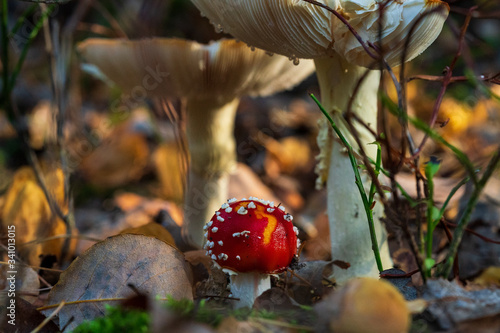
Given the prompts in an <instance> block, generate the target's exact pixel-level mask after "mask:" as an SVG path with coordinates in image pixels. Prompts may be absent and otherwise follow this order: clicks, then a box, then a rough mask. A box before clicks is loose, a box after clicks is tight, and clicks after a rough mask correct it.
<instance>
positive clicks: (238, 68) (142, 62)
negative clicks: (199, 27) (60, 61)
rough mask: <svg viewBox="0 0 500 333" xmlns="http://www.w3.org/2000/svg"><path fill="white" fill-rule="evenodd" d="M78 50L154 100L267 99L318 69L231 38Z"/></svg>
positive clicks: (99, 44) (99, 43) (108, 43)
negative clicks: (296, 63) (243, 97)
mask: <svg viewBox="0 0 500 333" xmlns="http://www.w3.org/2000/svg"><path fill="white" fill-rule="evenodd" d="M78 50H79V52H80V54H81V55H82V56H83V58H84V60H85V61H86V62H87V63H89V64H93V65H95V66H97V67H98V68H99V69H100V71H102V72H103V73H104V74H105V75H106V76H107V77H108V78H109V79H111V80H112V81H114V82H115V83H117V84H118V85H119V86H121V87H122V88H123V89H125V90H128V91H132V92H133V91H134V89H136V90H145V91H146V92H147V94H148V95H149V96H150V97H184V98H188V99H189V98H196V99H206V98H214V99H219V100H220V101H221V102H223V101H228V100H232V99H234V98H235V97H240V96H243V95H249V96H266V95H271V94H273V93H276V92H279V91H282V90H286V89H290V88H292V87H293V86H295V85H297V84H299V83H300V82H302V81H303V80H304V79H305V78H306V77H307V76H309V75H310V74H312V72H313V71H314V64H313V62H312V61H310V60H302V61H300V64H298V65H295V64H293V62H292V61H290V60H289V59H288V58H287V57H283V56H278V55H276V56H271V55H269V54H268V53H266V52H265V51H262V50H259V49H254V50H253V51H252V50H251V49H250V48H249V47H248V46H247V45H246V44H245V43H242V42H237V41H235V40H232V39H224V40H219V41H215V42H212V43H210V44H200V43H197V42H193V41H187V40H183V39H176V38H152V39H142V40H136V41H130V40H119V39H98V38H94V39H87V40H86V41H84V42H82V43H80V44H79V46H78Z"/></svg>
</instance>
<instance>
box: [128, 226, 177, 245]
mask: <svg viewBox="0 0 500 333" xmlns="http://www.w3.org/2000/svg"><path fill="white" fill-rule="evenodd" d="M120 234H131V235H143V236H150V237H155V238H158V239H159V240H162V241H164V242H165V243H167V244H168V245H172V246H173V247H176V245H175V241H174V237H172V235H171V234H170V232H168V231H167V229H165V228H164V227H162V226H161V225H159V224H158V223H156V222H151V223H148V224H145V225H142V226H140V227H137V228H128V229H125V230H123V231H122V232H120Z"/></svg>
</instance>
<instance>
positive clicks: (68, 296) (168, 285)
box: [45, 235, 193, 331]
mask: <svg viewBox="0 0 500 333" xmlns="http://www.w3.org/2000/svg"><path fill="white" fill-rule="evenodd" d="M129 285H132V286H134V287H135V288H136V289H137V290H138V291H139V292H140V293H143V294H146V295H149V296H152V297H154V296H156V295H158V296H160V297H165V296H167V295H171V296H172V297H173V298H175V299H182V298H187V299H192V298H193V294H192V293H193V291H192V286H191V272H190V269H189V266H188V265H187V264H186V262H185V261H184V256H183V255H182V253H180V252H179V251H178V250H176V249H175V248H174V247H172V246H170V245H168V244H166V243H165V242H163V241H161V240H158V239H156V238H153V237H147V236H140V235H118V236H115V237H111V238H108V239H107V240H105V241H102V242H99V243H97V244H95V245H94V246H92V247H91V248H90V249H89V250H88V251H86V252H85V253H84V254H83V255H81V256H80V257H78V258H77V259H76V260H75V261H74V262H73V263H72V264H71V265H70V266H69V267H68V269H67V270H65V271H64V272H63V273H62V274H61V278H60V280H59V282H58V283H57V284H56V286H55V287H54V288H53V289H52V290H51V292H50V294H49V300H48V304H49V305H50V304H59V303H60V302H61V301H66V302H73V301H83V300H98V299H106V298H123V297H128V296H130V295H133V294H134V291H133V290H132V288H131V287H129ZM106 303H108V304H116V303H115V302H99V301H96V302H86V303H80V304H73V305H67V306H65V307H63V308H62V310H61V311H60V312H59V325H60V327H64V326H66V325H67V324H68V323H69V322H70V320H71V318H73V321H72V322H71V323H70V324H69V325H68V327H67V328H66V329H65V331H71V330H72V329H74V328H75V327H76V326H78V324H80V323H81V322H82V321H84V320H90V319H93V318H95V317H98V316H102V315H104V305H105V304H106ZM47 313H50V310H46V311H45V314H47Z"/></svg>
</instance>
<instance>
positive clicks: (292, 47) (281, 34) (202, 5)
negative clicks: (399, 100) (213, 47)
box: [192, 0, 449, 66]
mask: <svg viewBox="0 0 500 333" xmlns="http://www.w3.org/2000/svg"><path fill="white" fill-rule="evenodd" d="M192 2H193V3H194V4H195V5H196V6H197V7H198V9H199V10H200V11H201V13H202V15H203V16H206V17H208V18H209V19H210V21H211V22H212V24H213V25H214V26H216V27H217V29H222V30H223V31H225V32H227V33H229V34H231V35H233V36H234V37H235V38H238V39H239V40H242V41H244V42H246V43H248V44H249V45H253V46H255V47H258V48H261V49H264V50H267V51H270V52H274V53H278V54H282V55H285V56H289V57H298V58H308V59H310V58H322V57H328V56H331V55H333V54H335V53H338V54H340V55H342V56H344V57H345V58H346V59H347V60H348V61H349V62H351V63H353V64H356V65H361V66H368V65H369V64H370V63H372V62H373V59H372V58H371V57H370V56H368V55H367V54H366V52H365V51H364V50H363V48H362V47H361V45H360V43H359V42H358V41H357V40H356V38H355V37H354V35H353V34H352V33H351V32H350V31H349V30H348V28H347V26H346V25H344V23H342V22H341V21H340V20H339V19H338V18H337V17H335V16H334V15H333V14H332V13H330V12H329V11H327V10H326V9H323V8H320V7H319V6H316V5H313V4H310V3H308V2H306V1H303V0H273V1H269V0H192ZM318 2H320V3H323V4H325V5H328V6H329V7H331V8H332V9H335V10H336V11H338V12H339V13H340V14H341V15H342V16H343V17H344V18H346V19H347V21H348V22H349V23H350V25H351V26H353V28H354V29H355V30H356V31H357V32H358V34H359V35H360V36H361V37H362V38H363V39H364V40H367V41H371V42H373V43H376V42H377V41H378V33H379V23H378V22H379V3H380V2H382V1H376V0H319V1H318ZM436 7H439V8H442V10H440V11H439V12H435V13H433V14H431V15H426V16H425V18H424V19H422V20H421V21H420V23H418V24H417V25H418V26H417V29H416V30H415V33H414V35H413V37H412V41H411V43H410V47H409V49H408V51H407V57H406V61H408V60H411V59H413V58H414V57H416V56H417V55H419V54H420V53H422V52H423V51H424V50H425V49H426V48H427V47H428V46H429V45H430V44H431V43H432V42H433V41H434V40H435V39H436V38H437V36H438V35H439V33H440V32H441V28H442V26H443V23H444V21H445V19H446V17H447V14H448V11H449V7H448V5H447V4H446V3H444V2H442V1H440V0H403V1H396V0H394V1H392V2H389V5H388V6H387V7H386V8H385V14H384V20H383V24H384V26H383V32H382V43H383V45H384V48H385V50H386V51H387V53H386V60H387V61H388V62H389V64H391V65H397V64H399V63H400V62H401V59H400V57H401V52H402V50H403V45H404V41H405V39H406V38H407V36H408V33H409V31H410V29H411V27H412V26H413V25H414V24H415V22H416V21H417V20H418V18H419V17H420V16H421V15H422V14H423V13H425V12H426V11H429V10H432V9H434V8H436Z"/></svg>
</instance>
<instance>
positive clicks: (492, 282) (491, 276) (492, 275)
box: [472, 267, 500, 287]
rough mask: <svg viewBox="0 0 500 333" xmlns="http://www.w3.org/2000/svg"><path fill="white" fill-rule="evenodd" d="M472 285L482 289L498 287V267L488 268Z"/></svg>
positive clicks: (499, 273)
mask: <svg viewBox="0 0 500 333" xmlns="http://www.w3.org/2000/svg"><path fill="white" fill-rule="evenodd" d="M472 283H474V284H478V285H480V286H484V287H490V286H497V287H500V267H488V268H486V269H485V270H484V271H483V272H482V273H481V275H479V276H478V277H477V278H475V279H474V280H473V281H472Z"/></svg>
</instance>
